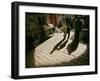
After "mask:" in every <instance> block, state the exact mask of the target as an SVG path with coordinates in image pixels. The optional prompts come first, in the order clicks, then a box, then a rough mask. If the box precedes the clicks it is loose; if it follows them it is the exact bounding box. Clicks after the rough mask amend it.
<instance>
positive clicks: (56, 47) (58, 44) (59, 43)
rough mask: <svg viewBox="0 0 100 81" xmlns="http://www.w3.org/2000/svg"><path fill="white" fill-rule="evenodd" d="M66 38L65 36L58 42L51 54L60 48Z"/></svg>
mask: <svg viewBox="0 0 100 81" xmlns="http://www.w3.org/2000/svg"><path fill="white" fill-rule="evenodd" d="M64 40H65V38H63V39H62V40H61V41H60V42H58V43H57V44H56V45H55V46H54V47H53V50H52V51H51V52H50V54H52V53H53V52H54V51H55V50H57V49H58V47H59V46H60V45H61V43H62V42H63V41H64Z"/></svg>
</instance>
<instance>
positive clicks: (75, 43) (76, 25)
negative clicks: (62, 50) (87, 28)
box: [67, 19, 82, 54]
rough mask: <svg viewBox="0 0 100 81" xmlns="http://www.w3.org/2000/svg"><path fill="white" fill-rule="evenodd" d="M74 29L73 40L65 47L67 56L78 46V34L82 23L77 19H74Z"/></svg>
mask: <svg viewBox="0 0 100 81" xmlns="http://www.w3.org/2000/svg"><path fill="white" fill-rule="evenodd" d="M73 27H74V29H75V34H74V40H73V41H72V42H71V43H70V44H69V45H68V46H67V49H68V54H71V53H72V52H74V51H75V50H76V49H77V47H78V45H79V34H80V32H81V29H82V22H81V21H80V20H79V19H76V20H75V21H74V23H73Z"/></svg>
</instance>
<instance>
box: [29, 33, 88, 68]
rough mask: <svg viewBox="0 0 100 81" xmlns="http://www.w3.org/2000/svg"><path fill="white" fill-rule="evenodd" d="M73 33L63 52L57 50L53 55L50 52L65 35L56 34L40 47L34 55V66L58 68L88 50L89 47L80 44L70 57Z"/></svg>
mask: <svg viewBox="0 0 100 81" xmlns="http://www.w3.org/2000/svg"><path fill="white" fill-rule="evenodd" d="M73 34H74V33H73V32H71V35H70V38H69V40H68V42H67V44H66V46H65V47H64V48H62V49H61V50H55V51H54V52H53V53H52V54H50V52H51V51H52V50H53V47H54V46H55V45H56V44H57V43H58V42H59V41H61V40H62V39H63V33H54V35H53V37H51V38H50V39H48V40H46V41H45V42H43V43H42V44H40V45H39V46H38V47H36V48H35V52H34V54H33V56H32V57H33V59H34V61H32V59H31V61H32V62H33V63H32V64H33V66H32V64H31V67H34V66H36V67H38V66H40V67H41V66H56V65H61V64H62V63H66V62H70V61H71V60H72V59H75V58H77V57H79V56H81V54H82V53H83V52H84V51H85V50H86V48H87V46H86V45H84V44H82V43H79V46H78V48H77V50H76V51H74V52H73V53H72V54H71V55H68V52H67V49H66V47H67V45H68V44H69V43H70V42H71V41H72V40H71V39H72V36H73Z"/></svg>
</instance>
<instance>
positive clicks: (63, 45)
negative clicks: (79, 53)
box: [58, 40, 68, 50]
mask: <svg viewBox="0 0 100 81" xmlns="http://www.w3.org/2000/svg"><path fill="white" fill-rule="evenodd" d="M67 42H68V40H66V41H65V42H64V43H63V44H61V45H60V47H59V48H58V50H61V49H62V48H64V47H65V46H66V44H67Z"/></svg>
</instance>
